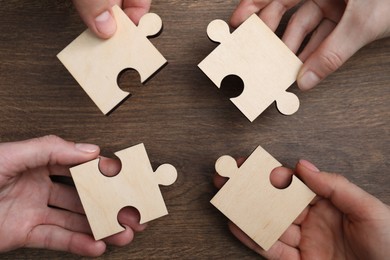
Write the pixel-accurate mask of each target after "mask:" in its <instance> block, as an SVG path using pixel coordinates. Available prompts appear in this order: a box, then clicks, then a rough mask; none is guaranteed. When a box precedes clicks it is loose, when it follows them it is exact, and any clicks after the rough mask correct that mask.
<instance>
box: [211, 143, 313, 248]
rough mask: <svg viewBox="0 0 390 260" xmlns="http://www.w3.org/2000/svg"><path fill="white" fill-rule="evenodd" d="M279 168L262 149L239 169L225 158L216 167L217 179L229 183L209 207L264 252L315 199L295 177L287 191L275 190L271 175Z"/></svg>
mask: <svg viewBox="0 0 390 260" xmlns="http://www.w3.org/2000/svg"><path fill="white" fill-rule="evenodd" d="M278 166H281V164H280V163H279V162H278V161H277V160H275V159H274V158H273V157H272V156H271V155H270V154H269V153H267V152H266V151H265V150H264V149H263V148H262V147H261V146H258V147H257V149H256V150H255V151H254V152H253V153H252V154H251V155H250V157H249V158H247V159H246V161H245V162H244V164H242V165H241V166H240V167H239V168H238V166H237V163H236V160H234V159H233V158H232V157H230V156H227V155H225V156H222V157H220V158H219V159H218V160H217V162H216V165H215V168H216V171H217V172H218V174H219V175H221V176H224V177H228V178H230V179H229V180H228V181H227V183H226V184H225V185H224V186H223V187H222V188H221V190H220V191H219V192H218V193H217V194H216V195H215V196H214V198H213V199H212V200H211V203H212V204H213V205H214V206H215V207H216V208H218V209H219V210H220V211H221V212H222V213H223V214H224V215H225V216H226V217H228V218H229V219H230V220H231V221H232V222H233V223H234V224H236V225H237V226H238V227H239V228H240V229H241V230H242V231H244V232H245V233H246V234H247V235H248V236H249V237H250V238H252V239H253V240H254V241H255V242H256V243H257V244H259V245H260V246H261V247H262V248H263V249H265V250H268V249H269V248H270V247H271V246H272V245H273V244H274V243H275V242H276V241H277V240H278V239H279V237H280V236H281V235H282V234H283V232H284V231H285V230H286V229H287V228H288V227H289V225H290V224H291V223H293V221H294V220H295V219H296V218H297V217H298V215H299V214H300V213H301V212H302V211H303V210H304V209H305V207H306V206H307V205H308V204H309V203H310V202H311V200H312V199H313V198H314V197H315V194H314V193H313V192H312V191H311V190H310V189H309V188H308V187H307V186H306V185H305V184H303V182H301V181H300V180H299V179H298V178H296V177H295V176H293V180H292V183H291V184H290V186H289V187H287V188H286V189H278V188H275V187H274V186H273V185H272V184H271V182H270V173H271V171H272V170H273V169H274V168H276V167H278Z"/></svg>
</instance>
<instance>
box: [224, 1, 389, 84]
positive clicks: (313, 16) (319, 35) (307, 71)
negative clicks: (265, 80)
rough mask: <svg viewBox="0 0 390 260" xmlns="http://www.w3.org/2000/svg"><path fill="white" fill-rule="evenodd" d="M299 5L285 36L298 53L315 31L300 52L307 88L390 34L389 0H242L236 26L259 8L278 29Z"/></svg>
mask: <svg viewBox="0 0 390 260" xmlns="http://www.w3.org/2000/svg"><path fill="white" fill-rule="evenodd" d="M301 2H303V4H302V5H301V6H300V5H299V4H300V3H301ZM295 6H298V9H297V10H296V12H295V13H294V14H293V15H292V17H291V19H290V21H289V23H288V25H287V28H286V30H285V33H284V35H283V37H282V40H283V41H284V42H285V44H286V45H287V46H288V47H289V48H290V49H291V50H292V51H293V52H294V53H296V52H297V51H298V49H299V47H300V46H301V45H302V42H303V41H304V39H305V37H306V36H307V35H309V34H310V33H312V35H311V37H310V40H309V42H308V43H307V45H306V47H305V48H304V49H303V51H302V52H301V53H300V54H299V56H298V57H299V58H300V59H301V60H302V61H303V62H304V64H303V66H302V68H301V70H300V72H299V74H298V77H297V83H298V86H299V88H300V89H302V90H308V89H311V88H313V87H314V86H316V85H317V84H318V83H319V82H320V81H321V80H323V79H324V78H325V77H327V76H328V75H329V74H331V73H332V72H334V71H335V70H337V69H338V68H339V67H340V66H341V65H342V64H344V63H345V62H346V61H347V60H348V59H349V58H350V57H351V56H352V55H353V54H354V53H355V52H357V51H358V50H359V49H360V48H362V47H363V46H365V45H366V44H368V43H370V42H372V41H374V40H377V39H380V38H385V37H388V36H390V16H389V13H390V1H389V0H372V1H370V2H369V3H368V2H367V1H365V0H355V1H352V0H349V1H348V0H307V1H301V0H241V2H240V4H239V5H238V7H237V8H236V10H235V11H234V13H233V15H232V18H231V24H232V26H233V27H237V26H238V25H239V24H241V23H242V22H243V21H245V20H246V19H247V18H248V17H249V16H250V15H251V14H253V13H258V14H259V17H260V18H261V19H262V20H263V21H264V22H265V23H266V24H267V25H268V26H269V27H270V28H271V29H272V30H273V31H275V30H276V28H277V27H278V25H279V23H280V20H281V18H282V16H283V15H284V14H285V12H286V11H287V10H289V9H291V8H293V7H295Z"/></svg>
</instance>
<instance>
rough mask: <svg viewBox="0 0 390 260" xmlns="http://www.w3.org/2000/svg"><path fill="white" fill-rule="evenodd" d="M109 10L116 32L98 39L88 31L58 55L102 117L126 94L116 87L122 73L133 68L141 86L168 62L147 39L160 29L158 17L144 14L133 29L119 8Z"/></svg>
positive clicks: (126, 93) (126, 94)
mask: <svg viewBox="0 0 390 260" xmlns="http://www.w3.org/2000/svg"><path fill="white" fill-rule="evenodd" d="M112 10H113V13H114V16H115V19H116V22H117V30H116V32H115V34H114V35H113V36H112V37H111V38H110V39H107V40H103V39H100V38H98V37H97V36H95V35H94V34H93V32H91V31H90V30H89V29H88V30H86V31H85V32H83V33H82V34H81V35H80V36H79V37H77V38H76V39H75V40H74V41H73V42H72V43H70V44H69V45H68V46H67V47H66V48H65V49H64V50H62V51H61V52H60V53H59V54H58V55H57V57H58V59H59V60H60V61H61V62H62V63H63V64H64V66H65V67H66V68H67V69H68V71H69V72H70V73H71V74H72V76H73V77H74V78H75V79H76V80H77V82H78V83H79V84H80V86H81V87H82V88H83V89H84V90H85V92H86V93H87V94H88V95H89V97H90V98H91V99H92V100H93V101H94V102H95V104H96V105H97V106H98V107H99V109H100V110H101V111H102V112H103V113H104V114H108V113H109V112H110V111H112V110H113V109H114V108H115V107H116V106H117V105H118V104H119V103H120V102H121V101H123V100H124V99H125V98H126V97H128V95H129V93H128V92H125V91H122V90H121V89H120V88H119V86H118V84H117V78H118V74H119V73H120V72H121V71H123V70H124V69H128V68H131V69H135V70H136V71H138V73H139V75H140V78H141V82H142V83H143V82H145V81H146V80H147V79H148V78H150V77H151V76H152V75H153V74H154V73H155V72H156V71H158V70H159V69H160V68H161V67H162V66H164V65H165V64H166V63H167V61H166V59H165V58H164V57H163V56H162V55H161V53H160V52H159V51H158V50H157V49H156V48H155V47H154V46H153V44H152V43H151V42H150V41H149V39H148V38H147V37H148V36H154V35H156V34H158V33H159V32H160V30H161V28H162V21H161V18H160V17H159V16H158V15H156V14H153V13H148V14H145V15H144V16H143V17H142V18H141V20H140V22H139V24H138V26H136V25H135V24H134V23H133V22H132V21H131V20H130V19H129V18H128V17H127V15H126V14H125V13H124V12H123V11H122V9H121V8H120V7H118V6H113V8H112Z"/></svg>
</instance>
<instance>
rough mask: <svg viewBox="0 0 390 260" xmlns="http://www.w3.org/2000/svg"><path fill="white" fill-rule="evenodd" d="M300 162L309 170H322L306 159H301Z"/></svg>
mask: <svg viewBox="0 0 390 260" xmlns="http://www.w3.org/2000/svg"><path fill="white" fill-rule="evenodd" d="M299 163H300V164H302V165H303V166H304V167H306V168H307V169H309V170H312V171H315V172H320V170H319V169H318V168H317V167H316V166H315V165H314V164H312V163H311V162H309V161H306V160H299Z"/></svg>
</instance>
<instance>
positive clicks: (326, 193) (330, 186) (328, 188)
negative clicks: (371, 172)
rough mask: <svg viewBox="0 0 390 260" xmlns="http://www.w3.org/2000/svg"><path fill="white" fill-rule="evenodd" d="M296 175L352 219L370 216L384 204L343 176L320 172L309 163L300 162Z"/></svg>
mask: <svg viewBox="0 0 390 260" xmlns="http://www.w3.org/2000/svg"><path fill="white" fill-rule="evenodd" d="M296 174H297V176H298V177H299V178H300V179H301V180H302V181H303V182H304V183H305V184H306V185H307V186H308V187H309V188H310V189H311V190H312V191H313V192H314V193H316V194H317V195H319V196H320V197H323V198H326V199H329V200H330V201H331V202H332V204H333V205H334V206H335V207H336V208H338V209H339V210H340V211H341V212H343V213H344V214H347V215H350V217H354V218H356V219H360V218H362V217H364V216H367V215H368V214H370V212H371V209H372V208H375V207H376V206H377V205H378V203H380V204H382V203H381V202H380V201H379V200H378V199H377V198H375V197H374V196H372V195H370V194H369V193H367V192H365V191H364V190H362V189H361V188H359V187H358V186H356V185H355V184H353V183H351V182H349V181H348V180H347V179H346V178H345V177H343V176H342V175H339V174H334V173H326V172H320V171H319V170H318V169H317V168H316V167H315V166H314V165H312V164H311V163H309V162H308V161H305V160H300V161H299V162H298V164H297V166H296Z"/></svg>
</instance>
